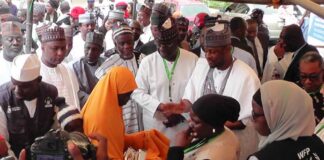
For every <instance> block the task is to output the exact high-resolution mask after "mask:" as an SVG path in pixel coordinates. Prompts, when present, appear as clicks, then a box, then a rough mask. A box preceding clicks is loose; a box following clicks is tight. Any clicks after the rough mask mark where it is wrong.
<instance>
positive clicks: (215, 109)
mask: <svg viewBox="0 0 324 160" xmlns="http://www.w3.org/2000/svg"><path fill="white" fill-rule="evenodd" d="M192 111H193V112H194V113H195V114H196V115H197V116H198V117H199V119H201V120H202V121H203V122H205V123H207V124H209V125H210V126H212V127H214V128H219V127H221V126H224V124H225V122H226V121H232V122H235V121H237V119H238V117H239V113H240V104H239V103H238V102H237V100H235V99H234V98H231V97H227V96H222V95H218V94H208V95H204V96H202V97H200V98H199V99H198V100H197V101H196V102H195V103H194V104H193V105H192Z"/></svg>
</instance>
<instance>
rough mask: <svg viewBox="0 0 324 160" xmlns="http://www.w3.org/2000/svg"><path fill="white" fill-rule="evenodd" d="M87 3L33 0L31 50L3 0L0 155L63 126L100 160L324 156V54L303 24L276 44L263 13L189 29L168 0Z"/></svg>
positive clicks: (20, 13) (17, 17)
mask: <svg viewBox="0 0 324 160" xmlns="http://www.w3.org/2000/svg"><path fill="white" fill-rule="evenodd" d="M87 3H88V6H87V7H84V8H83V7H79V6H78V7H74V8H71V9H70V5H69V3H68V2H65V1H62V2H61V1H59V0H48V2H46V3H44V2H35V3H34V5H33V22H32V23H33V31H32V35H30V36H32V40H33V42H32V50H31V52H30V53H25V45H26V41H25V39H26V36H27V35H26V33H25V32H26V24H28V22H26V13H27V10H26V9H17V7H13V6H12V5H13V4H12V3H11V1H10V0H6V1H1V2H0V20H1V28H0V30H1V32H0V33H1V37H0V38H1V43H0V47H1V48H0V158H2V157H6V156H8V155H10V156H12V157H15V158H19V159H26V153H25V152H26V151H25V148H26V147H28V146H30V145H31V144H33V143H34V141H35V138H37V137H40V136H43V135H45V134H46V133H47V132H48V131H49V130H51V129H61V130H65V131H67V132H81V133H83V134H85V135H86V136H88V137H89V138H90V139H91V141H92V143H93V144H94V145H96V146H97V158H98V159H102V160H103V159H119V160H121V159H138V158H139V157H142V158H143V156H144V157H145V158H144V159H168V160H180V159H186V160H190V159H196V160H203V159H211V160H216V159H222V160H268V159H269V160H279V159H289V160H290V159H300V160H306V159H317V160H319V159H324V143H323V141H324V119H323V117H324V101H323V100H324V96H323V94H324V88H323V80H324V73H323V69H324V64H323V58H322V57H321V55H320V54H319V53H318V51H317V49H316V48H315V47H314V46H312V45H310V44H308V43H307V42H306V41H305V39H304V37H303V33H302V31H301V29H300V27H299V26H298V25H289V26H285V27H284V28H283V29H282V31H281V33H280V37H279V40H278V42H277V43H276V44H275V45H274V46H270V45H269V31H268V29H267V26H266V25H265V24H264V22H263V15H264V12H263V11H262V10H260V9H255V10H253V13H252V14H251V15H250V18H249V19H243V18H241V17H233V18H232V19H231V20H230V21H225V20H221V17H212V16H211V15H208V14H206V13H199V14H197V15H196V17H195V20H194V22H193V23H194V24H193V29H192V30H189V25H190V22H189V20H188V19H187V18H186V17H183V16H181V15H179V14H178V13H171V10H170V8H169V7H168V5H167V3H152V2H151V1H145V4H143V5H142V6H141V7H139V8H138V11H137V16H136V17H135V15H133V13H134V12H133V11H130V10H129V4H127V3H125V2H119V3H117V4H116V5H115V9H112V10H110V11H109V13H107V14H105V13H102V11H100V9H99V8H97V7H96V6H94V0H87ZM134 9H135V8H134ZM105 15H106V16H105ZM100 22H102V23H100ZM62 100H63V101H62ZM68 150H69V153H70V154H71V156H72V157H73V158H75V159H83V158H82V155H81V153H80V151H79V150H78V148H77V147H76V146H75V144H73V143H72V144H71V143H68ZM19 155H20V156H19Z"/></svg>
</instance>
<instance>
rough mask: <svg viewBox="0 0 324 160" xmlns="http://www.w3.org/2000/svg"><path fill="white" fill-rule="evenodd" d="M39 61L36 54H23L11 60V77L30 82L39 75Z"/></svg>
mask: <svg viewBox="0 0 324 160" xmlns="http://www.w3.org/2000/svg"><path fill="white" fill-rule="evenodd" d="M40 66H41V65H40V62H39V60H38V57H37V55H36V54H23V55H19V56H17V57H16V58H15V59H14V60H13V61H12V66H11V77H12V78H13V79H15V80H17V81H20V82H30V81H32V80H35V79H36V78H37V77H39V76H40Z"/></svg>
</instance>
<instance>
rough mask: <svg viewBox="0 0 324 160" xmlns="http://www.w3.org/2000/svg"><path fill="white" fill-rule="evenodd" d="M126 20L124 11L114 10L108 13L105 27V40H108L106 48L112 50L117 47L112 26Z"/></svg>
mask: <svg viewBox="0 0 324 160" xmlns="http://www.w3.org/2000/svg"><path fill="white" fill-rule="evenodd" d="M123 21H124V12H122V11H119V10H112V11H109V13H108V19H107V21H106V22H105V27H106V29H107V32H106V35H105V42H106V50H110V49H113V48H115V44H114V41H113V38H112V32H113V31H112V30H111V28H112V26H113V25H114V24H116V23H117V22H123Z"/></svg>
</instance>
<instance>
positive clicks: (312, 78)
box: [299, 73, 321, 81]
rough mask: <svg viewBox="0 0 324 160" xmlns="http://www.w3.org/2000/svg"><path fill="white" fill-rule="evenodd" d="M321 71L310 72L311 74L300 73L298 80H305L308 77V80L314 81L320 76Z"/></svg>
mask: <svg viewBox="0 0 324 160" xmlns="http://www.w3.org/2000/svg"><path fill="white" fill-rule="evenodd" d="M320 76H321V73H312V74H300V75H299V77H300V80H302V81H306V79H309V80H310V81H316V80H318V79H319V78H320Z"/></svg>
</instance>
